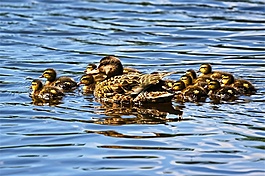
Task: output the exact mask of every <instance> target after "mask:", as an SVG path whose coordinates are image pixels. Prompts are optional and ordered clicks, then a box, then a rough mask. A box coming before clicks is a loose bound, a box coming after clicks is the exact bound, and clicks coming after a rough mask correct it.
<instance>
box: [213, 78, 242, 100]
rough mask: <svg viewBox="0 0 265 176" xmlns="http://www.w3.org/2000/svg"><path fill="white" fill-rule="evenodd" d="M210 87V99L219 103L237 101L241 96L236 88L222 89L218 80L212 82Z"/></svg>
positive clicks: (227, 87) (224, 87) (226, 87)
mask: <svg viewBox="0 0 265 176" xmlns="http://www.w3.org/2000/svg"><path fill="white" fill-rule="evenodd" d="M208 87H209V90H210V91H209V93H208V95H209V97H210V99H212V100H214V101H218V102H219V101H220V100H224V101H231V100H235V99H236V98H237V97H238V95H239V92H238V91H237V90H236V89H235V88H233V87H231V86H223V87H221V84H220V82H219V81H217V80H212V81H210V82H209V84H208Z"/></svg>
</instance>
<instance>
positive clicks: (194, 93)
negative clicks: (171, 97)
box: [173, 75, 207, 102]
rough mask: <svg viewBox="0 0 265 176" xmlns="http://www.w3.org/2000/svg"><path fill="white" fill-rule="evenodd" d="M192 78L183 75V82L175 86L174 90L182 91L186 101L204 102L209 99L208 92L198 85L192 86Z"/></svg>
mask: <svg viewBox="0 0 265 176" xmlns="http://www.w3.org/2000/svg"><path fill="white" fill-rule="evenodd" d="M191 83H192V78H191V76H189V75H183V76H182V77H181V81H178V82H176V83H175V84H174V86H173V89H174V90H181V92H182V94H183V99H184V101H189V102H204V101H205V100H206V98H207V91H206V90H205V89H204V88H203V87H201V86H198V85H191Z"/></svg>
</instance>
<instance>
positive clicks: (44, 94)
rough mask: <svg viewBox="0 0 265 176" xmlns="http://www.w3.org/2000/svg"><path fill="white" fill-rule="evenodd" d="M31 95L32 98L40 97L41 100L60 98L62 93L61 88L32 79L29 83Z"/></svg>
mask: <svg viewBox="0 0 265 176" xmlns="http://www.w3.org/2000/svg"><path fill="white" fill-rule="evenodd" d="M31 89H32V92H31V97H32V98H33V99H40V100H43V101H47V102H49V101H53V100H61V99H62V98H63V96H64V93H63V92H62V90H61V89H59V88H57V87H52V86H43V84H42V82H41V81H40V80H38V79H34V80H33V81H32V83H31Z"/></svg>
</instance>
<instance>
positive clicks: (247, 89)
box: [222, 75, 256, 95]
mask: <svg viewBox="0 0 265 176" xmlns="http://www.w3.org/2000/svg"><path fill="white" fill-rule="evenodd" d="M227 85H230V86H232V87H234V88H235V89H237V90H238V91H239V92H240V94H243V95H251V94H255V93H256V89H255V87H254V86H253V85H252V83H251V82H249V81H247V80H244V79H235V78H234V76H233V75H223V76H222V86H227Z"/></svg>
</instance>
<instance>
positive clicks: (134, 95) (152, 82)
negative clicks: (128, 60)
mask: <svg viewBox="0 0 265 176" xmlns="http://www.w3.org/2000/svg"><path fill="white" fill-rule="evenodd" d="M170 74H171V73H152V74H128V75H118V76H114V77H112V78H110V79H107V80H104V81H102V82H99V83H98V84H96V87H95V90H94V95H95V97H96V98H97V99H99V100H100V101H101V102H104V103H106V102H112V103H117V104H138V105H141V104H142V103H164V102H171V100H172V98H173V96H174V93H173V92H170V91H168V90H166V89H164V88H163V81H162V78H163V77H165V76H167V75H170Z"/></svg>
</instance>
